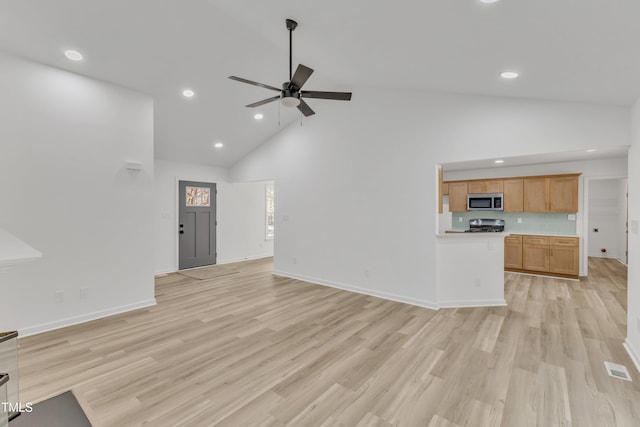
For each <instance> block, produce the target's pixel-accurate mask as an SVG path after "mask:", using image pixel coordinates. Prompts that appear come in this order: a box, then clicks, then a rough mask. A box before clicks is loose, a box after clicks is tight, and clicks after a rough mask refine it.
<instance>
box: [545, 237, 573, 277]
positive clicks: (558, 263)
mask: <svg viewBox="0 0 640 427" xmlns="http://www.w3.org/2000/svg"><path fill="white" fill-rule="evenodd" d="M549 271H550V272H551V273H558V274H569V275H576V276H577V275H578V274H579V271H580V246H579V241H578V238H577V237H551V238H550V239H549Z"/></svg>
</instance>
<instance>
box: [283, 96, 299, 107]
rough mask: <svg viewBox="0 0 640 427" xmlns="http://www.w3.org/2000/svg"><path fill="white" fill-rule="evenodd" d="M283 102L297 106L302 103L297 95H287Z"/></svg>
mask: <svg viewBox="0 0 640 427" xmlns="http://www.w3.org/2000/svg"><path fill="white" fill-rule="evenodd" d="M281 102H282V105H284V106H285V107H297V106H298V105H300V98H296V97H295V96H286V97H284V98H282V101H281Z"/></svg>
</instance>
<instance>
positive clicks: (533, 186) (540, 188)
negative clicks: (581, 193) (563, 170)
mask: <svg viewBox="0 0 640 427" xmlns="http://www.w3.org/2000/svg"><path fill="white" fill-rule="evenodd" d="M524 211H525V212H568V213H575V212H578V175H561V176H541V177H528V178H524Z"/></svg>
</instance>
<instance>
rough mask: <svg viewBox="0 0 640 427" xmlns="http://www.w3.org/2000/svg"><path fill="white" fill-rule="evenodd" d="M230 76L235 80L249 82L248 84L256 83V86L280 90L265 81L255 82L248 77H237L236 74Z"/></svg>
mask: <svg viewBox="0 0 640 427" xmlns="http://www.w3.org/2000/svg"><path fill="white" fill-rule="evenodd" d="M229 78H230V79H231V80H235V81H237V82H241V83H247V84H250V85H254V86H260V87H263V88H265V89H271V90H275V91H276V92H280V89H278V88H275V87H273V86H269V85H266V84H264V83H258V82H254V81H252V80H247V79H243V78H242V77H236V76H229Z"/></svg>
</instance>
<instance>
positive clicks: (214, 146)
mask: <svg viewBox="0 0 640 427" xmlns="http://www.w3.org/2000/svg"><path fill="white" fill-rule="evenodd" d="M222 147H224V144H223V143H222V142H216V143H215V144H213V148H222Z"/></svg>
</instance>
